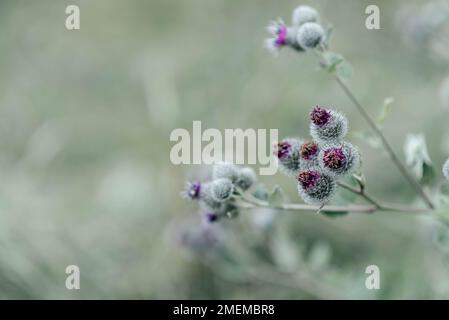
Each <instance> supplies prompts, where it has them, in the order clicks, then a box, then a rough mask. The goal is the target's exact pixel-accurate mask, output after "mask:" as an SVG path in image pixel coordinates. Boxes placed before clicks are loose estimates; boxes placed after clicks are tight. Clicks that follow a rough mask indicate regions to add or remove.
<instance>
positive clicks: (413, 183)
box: [313, 48, 434, 209]
mask: <svg viewBox="0 0 449 320" xmlns="http://www.w3.org/2000/svg"><path fill="white" fill-rule="evenodd" d="M322 50H325V49H324V48H322ZM313 52H314V53H315V54H318V52H317V51H313ZM323 52H324V51H323ZM320 53H321V56H319V57H320V58H322V59H325V57H324V56H323V54H322V52H320ZM325 62H326V63H327V61H325ZM335 80H336V81H337V83H338V84H339V86H340V87H341V88H342V89H343V92H344V93H345V94H346V95H347V96H348V98H349V100H351V102H352V103H353V104H354V106H355V107H356V108H357V110H358V111H359V112H360V114H361V115H362V117H363V118H364V119H365V121H366V122H367V123H368V125H369V126H370V127H371V129H372V130H373V131H374V133H375V134H376V135H377V136H378V137H379V139H380V141H381V143H382V145H383V147H384V149H385V151H386V152H387V154H388V156H389V157H390V159H391V160H392V161H393V163H394V164H395V165H396V167H397V168H398V169H399V171H400V172H401V174H402V175H403V176H404V178H405V179H406V180H407V181H408V183H409V184H410V186H411V187H412V188H413V189H414V190H415V191H416V193H418V194H419V195H420V196H421V198H422V199H423V200H424V202H425V203H426V204H427V206H428V207H429V208H430V209H433V208H434V206H433V203H432V201H431V200H430V198H429V197H428V196H427V194H426V193H425V192H424V190H423V188H422V187H421V185H420V184H419V183H418V181H416V179H415V178H414V177H413V176H412V175H411V174H410V173H409V172H408V170H407V169H406V167H405V166H404V164H402V162H401V161H400V160H399V158H398V156H397V155H396V153H395V152H394V150H393V148H392V147H391V145H390V143H389V142H388V140H387V138H386V137H385V136H384V134H383V133H382V130H381V129H380V128H379V127H378V126H377V124H376V122H375V121H374V120H373V118H371V116H370V115H369V114H368V112H367V111H366V110H365V108H364V107H363V106H362V104H361V103H360V102H359V101H358V100H357V98H356V97H355V95H354V94H353V93H352V91H351V89H350V88H349V87H348V85H347V84H346V83H345V81H344V80H343V79H342V78H341V77H340V76H338V75H335Z"/></svg>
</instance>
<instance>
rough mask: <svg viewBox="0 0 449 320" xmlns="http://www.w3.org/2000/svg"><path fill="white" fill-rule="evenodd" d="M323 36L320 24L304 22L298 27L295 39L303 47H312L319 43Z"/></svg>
mask: <svg viewBox="0 0 449 320" xmlns="http://www.w3.org/2000/svg"><path fill="white" fill-rule="evenodd" d="M324 38H325V32H324V29H323V27H322V26H320V25H319V24H318V23H315V22H306V23H304V24H303V25H301V26H300V27H299V28H298V33H297V34H296V40H297V41H298V43H299V45H300V46H301V47H302V48H304V49H313V48H316V47H317V46H318V45H320V44H321V43H322V42H323V41H324Z"/></svg>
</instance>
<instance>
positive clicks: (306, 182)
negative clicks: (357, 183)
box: [297, 168, 337, 205]
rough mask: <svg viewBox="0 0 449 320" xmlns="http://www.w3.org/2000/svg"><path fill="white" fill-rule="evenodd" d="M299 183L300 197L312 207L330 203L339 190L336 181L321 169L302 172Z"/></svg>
mask: <svg viewBox="0 0 449 320" xmlns="http://www.w3.org/2000/svg"><path fill="white" fill-rule="evenodd" d="M297 181H298V193H299V195H300V196H301V198H302V199H303V200H304V202H305V203H307V204H311V205H322V204H325V203H327V202H329V201H330V200H331V199H332V197H333V196H334V195H335V193H336V190H337V184H336V182H335V180H334V179H333V178H332V177H331V176H329V175H327V174H325V173H324V172H322V171H321V170H320V169H319V168H313V169H308V170H304V171H300V172H299V174H298V176H297Z"/></svg>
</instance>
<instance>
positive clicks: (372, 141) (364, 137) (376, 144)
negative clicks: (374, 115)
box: [352, 131, 382, 149]
mask: <svg viewBox="0 0 449 320" xmlns="http://www.w3.org/2000/svg"><path fill="white" fill-rule="evenodd" d="M352 136H353V137H354V138H357V139H360V140H361V141H363V142H365V143H366V144H367V145H369V146H370V147H371V148H373V149H380V148H381V147H382V142H381V141H380V139H379V137H378V136H375V135H374V134H372V133H370V132H366V131H355V132H353V133H352Z"/></svg>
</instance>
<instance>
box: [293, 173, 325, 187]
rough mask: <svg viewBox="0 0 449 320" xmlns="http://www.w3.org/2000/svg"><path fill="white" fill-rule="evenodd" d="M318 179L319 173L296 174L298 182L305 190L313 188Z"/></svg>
mask: <svg viewBox="0 0 449 320" xmlns="http://www.w3.org/2000/svg"><path fill="white" fill-rule="evenodd" d="M320 178H321V173H319V172H318V171H314V170H307V171H301V172H300V173H299V174H298V181H299V183H301V186H302V187H303V188H304V189H305V190H308V189H310V188H313V187H315V186H316V185H317V183H318V182H319V181H320Z"/></svg>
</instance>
